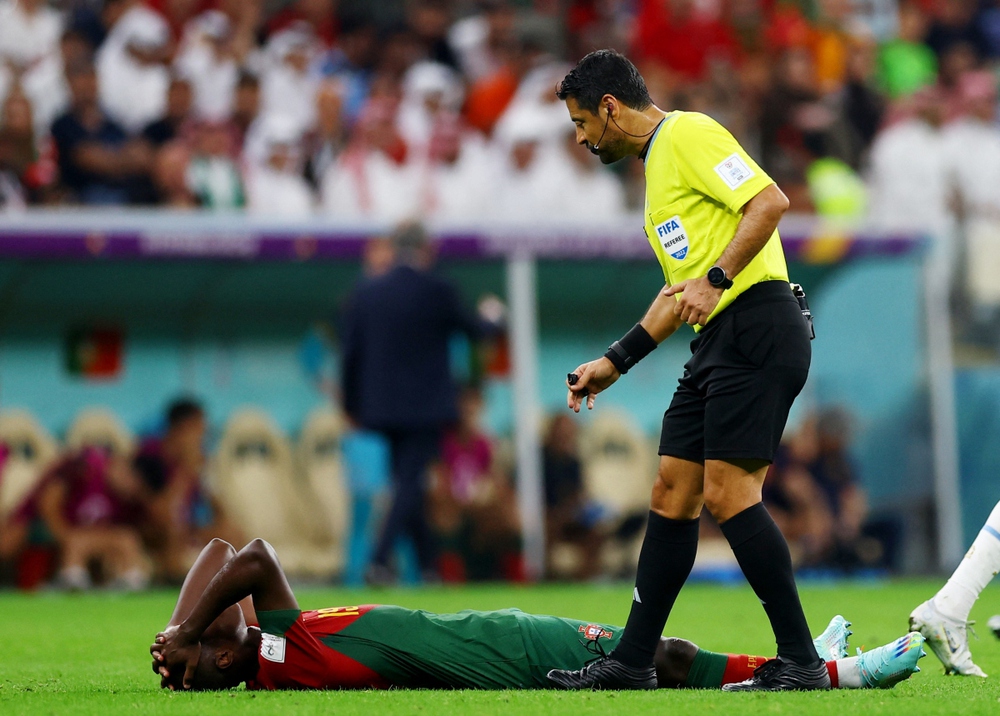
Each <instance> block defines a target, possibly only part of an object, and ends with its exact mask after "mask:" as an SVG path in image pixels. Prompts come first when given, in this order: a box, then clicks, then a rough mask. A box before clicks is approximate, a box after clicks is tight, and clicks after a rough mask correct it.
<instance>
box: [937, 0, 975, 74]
mask: <svg viewBox="0 0 1000 716" xmlns="http://www.w3.org/2000/svg"><path fill="white" fill-rule="evenodd" d="M978 9H979V0H939V1H938V2H935V3H934V21H933V22H932V23H931V26H930V29H929V30H928V32H927V38H926V39H925V40H924V41H925V42H926V43H927V46H928V47H930V48H931V49H932V50H933V51H934V52H935V53H936V54H937V55H938V57H939V58H941V57H943V56H944V55H945V53H947V52H948V51H949V50H950V49H952V48H953V47H955V46H956V45H965V46H966V47H968V48H969V50H970V51H971V53H972V54H973V56H974V57H975V58H976V59H977V60H978V59H981V58H983V57H986V56H987V55H988V54H989V50H990V45H989V41H988V39H987V38H986V36H985V34H984V33H983V30H982V27H981V26H980V25H979V23H978V22H977V11H978Z"/></svg>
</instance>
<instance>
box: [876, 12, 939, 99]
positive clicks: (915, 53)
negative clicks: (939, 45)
mask: <svg viewBox="0 0 1000 716" xmlns="http://www.w3.org/2000/svg"><path fill="white" fill-rule="evenodd" d="M927 29H928V21H927V16H926V15H924V13H923V11H922V10H921V9H920V7H919V5H917V3H916V2H915V1H913V0H902V2H900V4H899V35H898V36H897V37H895V38H893V39H891V40H889V41H888V42H886V43H884V44H883V45H882V47H881V49H880V50H879V57H878V64H879V83H880V85H881V86H882V88H883V89H884V90H885V91H886V92H887V93H888V94H889V97H890V98H892V99H896V98H899V97H905V96H907V95H910V94H913V93H914V92H916V91H917V90H918V89H920V88H921V87H926V86H927V85H930V84H934V81H935V80H936V79H937V57H936V55H935V54H934V51H933V50H932V49H931V48H929V47H928V46H927V45H925V44H924V39H925V38H926V37H927Z"/></svg>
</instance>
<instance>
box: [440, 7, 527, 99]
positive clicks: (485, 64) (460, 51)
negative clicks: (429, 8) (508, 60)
mask: <svg viewBox="0 0 1000 716" xmlns="http://www.w3.org/2000/svg"><path fill="white" fill-rule="evenodd" d="M479 6H480V8H481V12H479V13H477V14H474V15H470V16H469V17H467V18H464V19H462V20H459V21H458V22H456V23H455V24H454V25H452V27H451V30H450V31H449V32H448V41H449V43H450V44H451V47H452V48H453V50H454V52H455V54H456V55H458V63H459V66H460V67H461V69H462V73H463V74H464V75H465V76H466V77H467V78H468V80H469V81H470V82H471V83H476V82H478V81H479V80H482V79H484V78H486V77H489V76H490V75H494V74H495V73H497V72H499V71H500V70H501V68H502V66H503V64H504V59H503V56H504V54H505V53H506V52H507V51H508V49H509V47H510V44H511V43H512V42H513V40H514V28H515V22H516V19H517V16H516V15H515V13H514V10H513V8H512V7H511V5H510V3H509V2H507V0H483V2H480V3H479Z"/></svg>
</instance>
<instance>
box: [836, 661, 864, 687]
mask: <svg viewBox="0 0 1000 716" xmlns="http://www.w3.org/2000/svg"><path fill="white" fill-rule="evenodd" d="M837 681H838V683H839V684H840V685H839V686H838V688H841V689H860V688H863V687H864V684H862V682H861V669H859V668H858V657H856V656H852V657H850V658H847V659H837Z"/></svg>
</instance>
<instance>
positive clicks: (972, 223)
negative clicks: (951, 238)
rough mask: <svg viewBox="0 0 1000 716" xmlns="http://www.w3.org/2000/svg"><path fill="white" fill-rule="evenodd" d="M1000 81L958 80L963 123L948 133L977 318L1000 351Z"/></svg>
mask: <svg viewBox="0 0 1000 716" xmlns="http://www.w3.org/2000/svg"><path fill="white" fill-rule="evenodd" d="M996 83H997V80H996V78H995V77H994V75H993V74H992V73H991V72H985V71H981V72H970V73H968V74H966V75H965V76H964V77H962V79H961V80H960V82H959V89H960V94H961V98H962V107H963V110H964V112H965V114H964V116H963V117H961V118H960V119H958V120H956V121H954V122H952V123H950V124H949V125H947V126H946V127H945V129H944V132H943V140H944V144H945V154H946V157H947V161H948V166H949V169H950V178H951V181H952V182H953V184H952V187H951V189H952V190H953V191H954V195H955V198H956V204H957V209H958V216H959V219H960V221H961V223H962V228H963V229H964V236H965V283H966V288H967V291H968V298H969V301H970V303H971V308H972V311H973V315H972V319H973V322H974V323H975V324H977V327H978V328H980V329H982V334H983V337H985V338H987V341H988V342H989V343H990V344H993V345H996V346H998V347H1000V344H998V342H997V339H996V336H997V335H998V333H997V330H996V328H997V326H998V324H1000V285H998V282H997V280H996V276H997V272H998V271H1000V192H998V191H997V186H1000V127H998V126H997V84H996Z"/></svg>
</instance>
